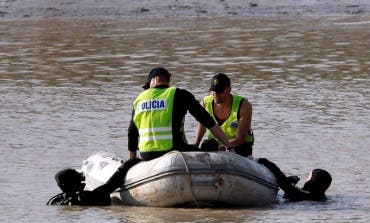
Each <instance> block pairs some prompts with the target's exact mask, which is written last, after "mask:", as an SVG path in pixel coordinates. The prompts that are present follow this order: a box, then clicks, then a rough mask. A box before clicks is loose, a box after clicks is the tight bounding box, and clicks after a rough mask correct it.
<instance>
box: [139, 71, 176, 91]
mask: <svg viewBox="0 0 370 223" xmlns="http://www.w3.org/2000/svg"><path fill="white" fill-rule="evenodd" d="M159 75H164V76H166V77H167V78H168V80H169V79H170V77H171V74H170V72H168V70H166V69H165V68H163V67H156V68H154V69H152V70H151V71H150V72H149V74H148V77H147V78H146V83H145V85H144V86H143V88H144V89H148V88H149V86H150V80H151V79H152V78H153V77H156V76H159Z"/></svg>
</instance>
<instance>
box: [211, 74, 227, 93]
mask: <svg viewBox="0 0 370 223" xmlns="http://www.w3.org/2000/svg"><path fill="white" fill-rule="evenodd" d="M227 86H230V79H229V78H228V77H227V76H226V74H223V73H219V74H216V75H215V76H213V77H212V80H211V87H210V88H209V91H214V92H217V93H220V92H222V91H223V90H224V89H225V88H226V87H227Z"/></svg>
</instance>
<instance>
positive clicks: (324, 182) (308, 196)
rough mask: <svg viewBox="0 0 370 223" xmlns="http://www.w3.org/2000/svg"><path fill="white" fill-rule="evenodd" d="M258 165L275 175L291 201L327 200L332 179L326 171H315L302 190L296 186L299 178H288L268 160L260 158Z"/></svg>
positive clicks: (286, 196) (285, 195)
mask: <svg viewBox="0 0 370 223" xmlns="http://www.w3.org/2000/svg"><path fill="white" fill-rule="evenodd" d="M258 163H261V164H263V165H264V166H266V167H267V168H268V169H269V170H271V172H272V173H273V174H274V175H275V178H276V181H277V183H278V185H279V187H280V188H281V189H282V190H283V191H284V193H285V194H284V198H286V199H288V200H290V201H302V200H311V201H322V200H326V196H325V191H326V190H327V189H328V188H329V186H330V184H331V181H332V178H331V176H330V174H329V173H328V172H327V171H326V170H322V169H314V170H312V172H311V174H310V177H309V178H308V179H307V181H306V182H305V184H304V185H303V187H302V188H298V187H297V186H296V184H297V182H298V181H299V177H297V176H288V177H287V176H286V175H285V174H284V173H283V172H282V171H281V170H280V168H279V167H277V166H276V165H275V164H274V163H272V162H271V161H269V160H267V159H266V158H259V159H258Z"/></svg>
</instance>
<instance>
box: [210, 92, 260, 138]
mask: <svg viewBox="0 0 370 223" xmlns="http://www.w3.org/2000/svg"><path fill="white" fill-rule="evenodd" d="M242 100H243V97H242V96H239V95H232V107H231V112H230V114H229V116H228V117H227V119H226V120H225V121H224V122H223V123H222V125H221V126H220V128H221V129H222V131H223V132H224V133H225V135H226V136H227V138H228V139H233V138H235V137H236V133H237V130H238V111H239V107H240V104H241V101H242ZM203 103H204V108H205V109H206V110H207V112H208V113H209V114H210V115H211V116H212V117H213V118H214V119H215V120H216V118H215V116H214V112H213V97H212V95H208V96H205V97H204V99H203ZM207 136H208V139H216V138H215V136H214V135H213V134H212V133H211V132H210V131H209V130H208V129H207ZM216 140H217V139H216ZM245 141H246V142H252V141H253V137H252V136H251V134H250V133H249V132H248V133H247V135H246V137H245Z"/></svg>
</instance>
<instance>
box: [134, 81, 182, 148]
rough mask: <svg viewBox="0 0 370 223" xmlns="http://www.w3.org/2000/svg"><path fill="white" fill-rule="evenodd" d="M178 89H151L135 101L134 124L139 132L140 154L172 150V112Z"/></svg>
mask: <svg viewBox="0 0 370 223" xmlns="http://www.w3.org/2000/svg"><path fill="white" fill-rule="evenodd" d="M175 90H176V88H174V87H168V88H164V89H162V88H150V89H148V90H146V91H144V92H142V93H141V94H140V95H139V96H138V97H137V98H136V100H135V101H134V108H135V114H134V123H135V125H136V127H137V128H138V131H139V150H140V152H158V151H167V150H171V149H172V146H173V135H172V112H173V101H174V95H175Z"/></svg>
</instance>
